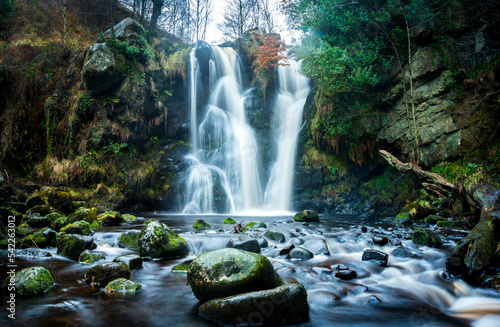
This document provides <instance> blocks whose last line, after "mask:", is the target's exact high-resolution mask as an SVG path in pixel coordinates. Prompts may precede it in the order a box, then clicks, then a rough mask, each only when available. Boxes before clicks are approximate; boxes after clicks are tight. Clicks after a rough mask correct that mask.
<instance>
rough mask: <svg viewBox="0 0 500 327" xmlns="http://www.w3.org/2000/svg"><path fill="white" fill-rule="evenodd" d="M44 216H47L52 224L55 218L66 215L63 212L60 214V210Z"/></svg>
mask: <svg viewBox="0 0 500 327" xmlns="http://www.w3.org/2000/svg"><path fill="white" fill-rule="evenodd" d="M45 217H47V218H48V219H49V220H50V223H51V224H52V225H54V222H56V220H57V219H59V218H61V217H64V218H65V217H66V216H65V215H63V214H62V213H60V212H52V213H49V214H48V215H47V216H45Z"/></svg>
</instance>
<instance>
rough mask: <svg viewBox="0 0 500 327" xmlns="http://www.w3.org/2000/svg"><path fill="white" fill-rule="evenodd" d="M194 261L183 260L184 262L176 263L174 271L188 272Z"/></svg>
mask: <svg viewBox="0 0 500 327" xmlns="http://www.w3.org/2000/svg"><path fill="white" fill-rule="evenodd" d="M192 262H193V260H186V261H183V262H181V263H179V264H177V265H175V266H174V267H173V268H172V271H175V272H187V271H188V270H189V266H190V265H191V263H192Z"/></svg>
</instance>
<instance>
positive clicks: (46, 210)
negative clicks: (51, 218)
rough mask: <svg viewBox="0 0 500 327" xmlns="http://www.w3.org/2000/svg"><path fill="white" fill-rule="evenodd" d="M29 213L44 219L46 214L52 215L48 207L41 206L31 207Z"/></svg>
mask: <svg viewBox="0 0 500 327" xmlns="http://www.w3.org/2000/svg"><path fill="white" fill-rule="evenodd" d="M29 212H31V214H39V215H40V216H43V217H45V216H47V215H48V214H50V213H52V209H51V208H50V207H49V206H48V205H46V204H43V205H36V206H34V207H31V208H30V209H29Z"/></svg>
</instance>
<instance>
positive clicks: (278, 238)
mask: <svg viewBox="0 0 500 327" xmlns="http://www.w3.org/2000/svg"><path fill="white" fill-rule="evenodd" d="M264 236H265V237H267V238H268V239H270V240H271V241H275V242H279V243H285V240H286V238H285V235H283V233H281V232H275V231H267V232H266V233H265V234H264Z"/></svg>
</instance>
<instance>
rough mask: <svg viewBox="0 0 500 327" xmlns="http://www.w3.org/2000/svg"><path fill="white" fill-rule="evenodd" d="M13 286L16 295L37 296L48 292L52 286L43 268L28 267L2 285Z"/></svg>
mask: <svg viewBox="0 0 500 327" xmlns="http://www.w3.org/2000/svg"><path fill="white" fill-rule="evenodd" d="M9 284H15V286H16V293H18V294H21V295H38V294H43V293H46V292H48V291H49V290H50V289H51V288H52V286H53V285H54V280H53V279H52V275H51V274H50V272H49V271H48V270H47V269H46V268H44V267H30V268H25V269H22V270H20V271H18V272H17V273H16V274H15V277H14V278H11V277H10V276H9V277H7V278H6V279H5V282H4V285H5V286H6V287H7V285H9Z"/></svg>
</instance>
